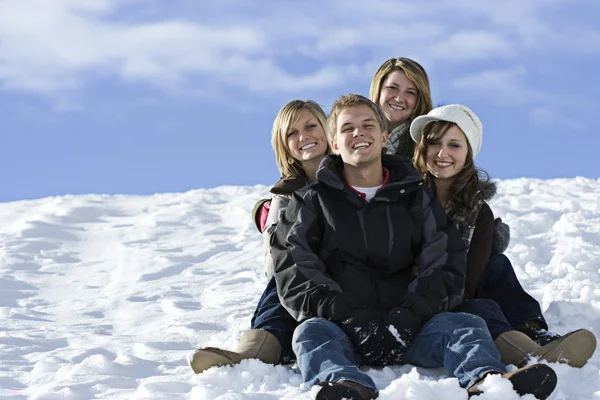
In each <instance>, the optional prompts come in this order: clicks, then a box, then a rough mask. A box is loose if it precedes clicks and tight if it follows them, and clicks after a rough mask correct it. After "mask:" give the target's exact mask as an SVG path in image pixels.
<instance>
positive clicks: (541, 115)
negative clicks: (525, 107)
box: [529, 107, 585, 131]
mask: <svg viewBox="0 0 600 400" xmlns="http://www.w3.org/2000/svg"><path fill="white" fill-rule="evenodd" d="M529 116H530V118H531V120H532V121H533V122H534V123H536V124H538V125H554V126H555V125H559V126H562V127H567V128H570V129H575V130H579V131H580V130H583V129H585V124H584V123H583V122H581V121H579V120H576V119H573V118H570V117H569V116H568V115H565V112H564V111H563V112H559V111H558V110H556V109H553V108H548V107H536V108H534V109H533V110H531V112H530V114H529Z"/></svg>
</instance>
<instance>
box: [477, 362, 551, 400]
mask: <svg viewBox="0 0 600 400" xmlns="http://www.w3.org/2000/svg"><path fill="white" fill-rule="evenodd" d="M492 374H493V373H492ZM488 375H490V374H486V376H484V377H483V379H481V380H480V381H479V382H477V383H476V384H474V385H473V386H471V387H470V388H469V389H467V393H468V394H469V397H471V396H477V395H479V394H481V393H483V392H482V391H481V390H480V389H479V386H480V385H481V383H483V381H484V380H485V378H486V377H487V376H488ZM501 376H502V377H503V378H506V379H508V380H509V381H510V382H511V383H512V385H513V389H515V392H517V393H518V394H519V396H524V395H526V394H532V395H534V396H535V397H536V398H537V399H539V400H545V399H547V398H548V397H549V396H550V395H551V394H552V392H553V391H554V389H555V388H556V382H557V378H556V373H555V372H554V370H553V369H552V368H550V367H549V366H547V365H544V364H535V365H530V366H528V367H525V368H519V369H517V370H515V371H512V372H505V373H503V374H501Z"/></svg>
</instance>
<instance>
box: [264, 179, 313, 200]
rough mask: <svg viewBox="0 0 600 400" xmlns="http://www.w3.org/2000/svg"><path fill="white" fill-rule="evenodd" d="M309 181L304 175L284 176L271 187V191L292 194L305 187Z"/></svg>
mask: <svg viewBox="0 0 600 400" xmlns="http://www.w3.org/2000/svg"><path fill="white" fill-rule="evenodd" d="M307 183H308V181H307V179H306V177H305V176H304V175H301V176H287V177H282V178H280V179H279V181H277V183H276V184H275V185H273V187H272V188H271V193H273V194H280V195H287V196H289V195H291V194H292V193H293V192H295V191H296V190H298V189H301V188H303V187H304V186H306V184H307Z"/></svg>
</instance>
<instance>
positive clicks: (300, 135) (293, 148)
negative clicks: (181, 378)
mask: <svg viewBox="0 0 600 400" xmlns="http://www.w3.org/2000/svg"><path fill="white" fill-rule="evenodd" d="M286 143H287V145H288V149H289V150H290V153H291V155H292V157H294V158H295V159H296V160H298V161H300V163H303V162H306V161H311V160H314V159H315V158H317V157H320V158H323V156H324V155H325V152H326V151H327V138H326V137H325V132H324V130H323V127H322V126H321V124H320V123H319V120H318V119H317V118H316V117H315V116H314V115H313V113H312V112H310V111H309V110H306V109H303V110H300V111H299V112H298V119H297V120H296V123H295V124H294V125H292V127H291V128H290V130H289V131H288V133H287V139H286Z"/></svg>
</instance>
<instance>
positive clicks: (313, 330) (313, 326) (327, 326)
mask: <svg viewBox="0 0 600 400" xmlns="http://www.w3.org/2000/svg"><path fill="white" fill-rule="evenodd" d="M336 328H337V329H338V330H339V328H338V327H337V325H336V324H334V323H333V322H331V321H328V320H326V319H324V318H311V319H308V320H306V321H304V322H302V323H301V324H300V325H298V327H297V328H296V330H295V331H294V336H293V338H292V340H293V341H294V342H296V341H301V340H304V339H305V338H306V337H314V336H315V335H319V336H323V335H327V334H329V332H331V331H332V330H335V329H336Z"/></svg>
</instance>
